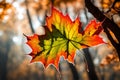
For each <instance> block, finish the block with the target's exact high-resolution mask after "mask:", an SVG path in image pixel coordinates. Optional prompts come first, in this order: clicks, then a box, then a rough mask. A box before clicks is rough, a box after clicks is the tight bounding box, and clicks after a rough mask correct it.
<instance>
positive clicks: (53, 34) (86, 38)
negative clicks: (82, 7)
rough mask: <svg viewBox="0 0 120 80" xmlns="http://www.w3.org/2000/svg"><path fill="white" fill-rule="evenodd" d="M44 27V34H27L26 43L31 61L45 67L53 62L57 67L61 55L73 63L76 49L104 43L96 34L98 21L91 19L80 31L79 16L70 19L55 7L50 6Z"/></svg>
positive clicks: (98, 29)
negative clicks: (29, 50)
mask: <svg viewBox="0 0 120 80" xmlns="http://www.w3.org/2000/svg"><path fill="white" fill-rule="evenodd" d="M44 28H45V34H44V35H37V34H34V35H33V36H27V40H28V42H27V44H28V45H29V46H30V47H31V48H32V52H31V53H30V54H29V55H30V56H32V60H31V62H37V61H40V62H42V63H43V65H44V66H45V67H47V66H48V65H49V64H53V65H55V67H56V68H57V69H58V64H59V59H60V57H61V56H63V57H64V59H67V60H68V61H69V62H71V63H74V56H75V52H76V50H77V49H82V48H86V47H89V46H95V45H97V44H101V43H104V41H103V40H102V38H100V37H99V36H98V34H99V33H100V32H101V30H102V28H101V23H100V22H96V20H92V21H91V22H90V23H89V24H88V25H87V27H86V29H85V30H84V31H81V23H80V20H79V18H76V19H75V21H72V20H71V19H70V17H69V16H68V15H63V14H62V13H61V12H59V11H58V10H56V9H55V8H52V14H51V16H49V17H47V18H46V26H45V27H44ZM80 31H81V32H80Z"/></svg>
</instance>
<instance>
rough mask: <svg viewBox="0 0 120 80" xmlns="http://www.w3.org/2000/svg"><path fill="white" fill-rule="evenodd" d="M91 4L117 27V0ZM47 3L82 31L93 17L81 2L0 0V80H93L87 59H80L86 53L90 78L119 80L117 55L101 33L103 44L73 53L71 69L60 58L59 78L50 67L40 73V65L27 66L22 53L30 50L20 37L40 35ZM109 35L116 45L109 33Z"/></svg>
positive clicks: (119, 13) (27, 58)
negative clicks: (76, 23)
mask: <svg viewBox="0 0 120 80" xmlns="http://www.w3.org/2000/svg"><path fill="white" fill-rule="evenodd" d="M86 1H87V0H86ZM91 2H92V4H94V5H95V6H96V7H97V8H98V9H99V10H100V11H101V12H102V13H103V14H104V15H105V16H106V17H107V18H109V19H110V20H111V21H112V22H114V23H116V24H117V25H118V27H119V28H120V0H91ZM51 4H52V5H53V6H55V7H56V8H57V9H59V10H60V11H61V12H62V13H63V14H68V15H69V16H70V18H71V19H72V20H74V19H75V18H76V17H77V16H79V18H80V21H81V22H82V28H83V29H84V28H85V26H86V25H87V24H88V22H89V21H90V20H92V19H94V18H95V17H94V16H93V15H92V14H91V13H90V12H88V9H87V8H86V6H85V0H0V80H93V79H91V77H90V74H89V73H90V72H91V71H90V70H92V69H90V68H88V67H89V62H86V61H87V60H86V59H89V58H87V57H86V56H83V55H86V54H87V53H88V54H89V56H90V58H91V59H92V60H91V61H92V64H91V63H90V64H91V65H92V68H93V69H94V70H95V71H93V72H92V75H93V77H97V78H95V79H96V80H97V79H99V80H120V63H119V58H118V54H117V51H116V49H115V48H114V47H113V46H112V44H111V42H110V41H109V39H108V37H107V35H106V33H105V32H104V31H103V32H102V33H101V34H100V36H102V37H103V38H104V41H105V42H106V44H101V45H98V46H94V47H90V48H88V49H87V50H81V51H80V52H76V56H75V66H73V65H72V64H70V63H68V62H67V61H65V60H63V59H62V58H61V60H60V73H61V75H60V74H59V73H58V72H57V71H56V69H55V68H54V67H53V66H52V65H51V66H50V67H48V68H47V69H46V70H44V67H43V65H42V64H41V63H32V64H30V60H31V57H30V56H27V55H26V54H29V53H30V52H31V49H30V47H29V46H28V45H26V44H25V42H26V38H25V37H24V35H23V34H26V35H32V34H34V33H37V34H39V35H42V34H44V28H43V26H44V25H45V24H46V22H45V18H46V15H48V16H49V15H50V14H51ZM98 16H99V15H98ZM103 22H104V21H103ZM109 32H110V34H111V35H112V38H113V39H114V41H115V42H116V43H119V40H117V39H116V38H115V36H114V34H113V32H112V31H110V30H109ZM118 33H120V32H118ZM118 47H120V46H118ZM86 51H87V52H86ZM85 52H86V54H85ZM85 58H86V59H85ZM94 75H95V76H94ZM95 79H94V80H95Z"/></svg>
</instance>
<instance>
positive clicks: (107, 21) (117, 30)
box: [85, 0, 120, 59]
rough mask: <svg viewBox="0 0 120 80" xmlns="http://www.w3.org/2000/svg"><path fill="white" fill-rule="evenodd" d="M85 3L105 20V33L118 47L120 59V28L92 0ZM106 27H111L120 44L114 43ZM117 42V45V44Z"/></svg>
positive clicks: (97, 17) (101, 19) (89, 9)
mask: <svg viewBox="0 0 120 80" xmlns="http://www.w3.org/2000/svg"><path fill="white" fill-rule="evenodd" d="M85 5H86V7H87V9H88V11H89V12H90V13H91V14H92V15H93V16H94V17H95V18H96V19H97V20H99V21H101V22H103V23H102V26H103V29H104V30H105V33H106V34H107V36H108V38H109V40H110V41H111V43H112V45H113V46H114V47H115V48H116V51H117V53H118V56H119V59H120V28H119V27H118V26H117V24H115V23H114V22H113V21H111V20H110V19H109V18H107V17H106V16H105V15H104V14H103V13H102V12H101V11H100V10H99V9H98V8H97V7H96V6H94V5H93V4H92V2H91V0H85ZM106 28H109V29H110V30H111V31H112V32H113V33H114V35H115V37H116V38H117V40H118V41H119V44H117V43H113V42H112V41H113V40H112V39H111V37H110V36H111V35H110V34H109V33H108V32H106ZM116 44H117V45H116Z"/></svg>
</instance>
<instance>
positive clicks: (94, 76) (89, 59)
mask: <svg viewBox="0 0 120 80" xmlns="http://www.w3.org/2000/svg"><path fill="white" fill-rule="evenodd" d="M83 51H84V54H83V55H84V56H85V58H86V60H87V64H86V65H87V68H88V77H89V80H99V79H98V76H97V74H96V72H95V66H94V63H93V60H92V57H91V55H90V52H89V49H88V48H85V49H83Z"/></svg>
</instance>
